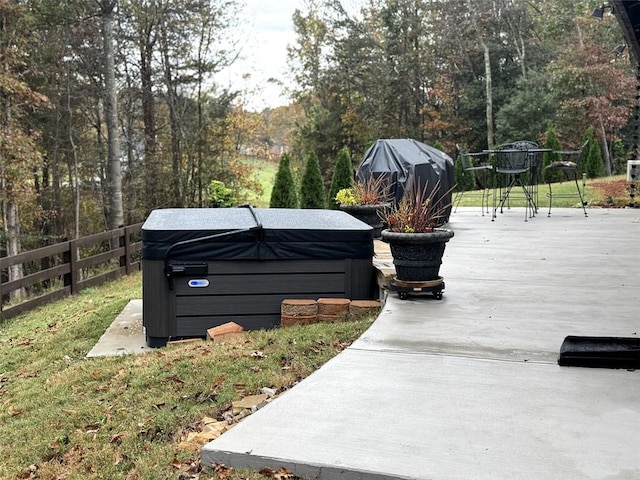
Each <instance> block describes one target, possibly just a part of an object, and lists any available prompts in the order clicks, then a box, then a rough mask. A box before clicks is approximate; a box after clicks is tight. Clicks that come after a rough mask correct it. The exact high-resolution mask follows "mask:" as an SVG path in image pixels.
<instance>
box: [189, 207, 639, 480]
mask: <svg viewBox="0 0 640 480" xmlns="http://www.w3.org/2000/svg"><path fill="white" fill-rule="evenodd" d="M450 227H451V228H452V229H453V230H454V231H455V237H454V238H453V239H452V240H451V241H450V242H449V244H448V246H447V251H446V253H445V258H444V263H443V266H442V269H441V275H442V276H443V277H444V279H445V282H446V289H445V292H444V297H443V299H442V300H436V299H434V298H433V297H431V296H419V295H415V296H410V297H409V299H407V300H400V299H399V298H398V297H397V295H396V294H394V293H391V294H390V295H389V297H388V299H387V302H386V304H385V306H384V309H383V311H382V313H381V315H380V317H379V318H378V319H377V320H376V322H375V323H374V324H373V325H372V326H371V328H370V329H369V330H368V331H367V332H366V333H365V334H364V335H363V336H362V337H361V338H360V339H359V340H357V341H356V342H355V343H354V344H353V345H351V346H350V347H349V348H347V349H346V350H345V351H343V352H342V353H341V354H339V355H338V356H337V357H335V358H334V359H333V360H331V361H330V362H328V363H327V364H326V365H324V366H323V367H322V368H321V369H320V370H318V371H317V372H316V373H314V374H313V375H311V376H310V377H309V378H307V379H305V380H303V381H302V382H301V383H300V384H299V385H297V386H296V387H294V388H293V389H291V390H290V391H288V392H287V393H285V394H283V395H282V396H281V397H279V398H278V399H276V400H275V401H273V402H272V403H270V404H269V405H267V406H266V407H265V408H263V409H261V410H259V411H258V412H257V413H255V414H253V415H251V416H250V417H249V418H247V419H245V420H244V421H243V422H241V423H240V424H239V425H237V426H236V427H234V428H233V429H231V430H230V431H229V432H227V433H225V434H224V435H222V436H221V437H220V438H218V439H217V440H215V441H213V442H211V443H209V444H207V445H206V446H205V447H204V449H203V450H202V461H203V464H206V465H211V464H213V463H214V462H220V463H224V464H226V465H230V466H234V467H238V468H240V467H253V468H263V467H270V468H272V469H275V470H277V469H279V468H280V467H285V468H287V469H289V470H291V471H292V472H293V473H294V474H296V475H299V476H305V477H313V478H321V479H383V478H385V479H394V478H398V479H409V478H411V479H425V480H426V479H430V480H432V479H433V480H440V479H448V480H453V479H460V480H462V479H464V480H468V479H507V478H508V479H512V478H517V479H572V480H577V479H637V478H640V372H637V371H627V370H612V369H588V368H579V367H559V366H558V365H557V357H558V352H559V349H560V346H561V344H562V341H563V339H564V338H565V337H566V336H568V335H585V336H620V337H635V336H637V335H638V334H639V332H640V320H639V318H640V315H639V306H640V261H639V256H638V248H639V247H640V210H633V209H625V210H604V209H591V210H589V217H588V218H585V217H584V215H583V214H582V212H581V211H580V210H577V209H555V210H554V211H553V214H552V216H551V217H550V218H547V216H546V214H544V213H542V212H541V213H540V214H539V215H538V216H537V217H536V218H533V219H530V220H529V221H528V222H523V212H522V209H519V208H514V209H512V210H509V211H505V213H504V214H502V215H498V218H497V220H496V221H495V222H492V221H491V218H490V216H485V217H483V216H481V215H480V211H479V209H478V208H467V209H463V208H460V209H459V210H458V211H457V212H456V213H455V214H453V215H452V217H451V222H450ZM381 260H384V259H381Z"/></svg>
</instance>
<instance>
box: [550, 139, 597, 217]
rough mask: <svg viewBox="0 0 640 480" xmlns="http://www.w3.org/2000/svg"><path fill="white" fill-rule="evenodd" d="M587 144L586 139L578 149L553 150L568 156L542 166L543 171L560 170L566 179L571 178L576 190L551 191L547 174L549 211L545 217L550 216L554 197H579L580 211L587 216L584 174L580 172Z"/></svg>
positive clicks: (569, 179)
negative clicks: (569, 191)
mask: <svg viewBox="0 0 640 480" xmlns="http://www.w3.org/2000/svg"><path fill="white" fill-rule="evenodd" d="M588 145H589V141H586V142H584V143H583V144H582V146H581V147H580V148H579V149H578V150H557V151H554V152H553V153H558V154H560V155H563V156H566V157H568V158H567V160H560V161H557V162H551V163H550V164H549V165H547V166H546V167H545V168H544V170H545V172H550V173H551V172H562V173H563V174H564V178H565V180H566V181H571V180H573V182H574V183H575V185H576V191H575V193H553V190H552V189H551V183H552V182H551V180H552V178H551V176H550V175H549V176H547V179H548V180H549V181H548V182H547V185H548V186H549V192H548V193H547V197H549V212H548V213H547V217H550V216H551V205H552V203H553V199H554V198H576V199H579V200H580V206H581V207H582V211H583V212H584V216H585V217H588V215H587V208H586V206H587V202H586V200H585V189H586V185H587V181H586V175H584V174H582V173H580V169H581V165H582V161H583V159H584V157H585V154H586V149H587V146H588ZM578 177H582V189H581V188H580V184H579V183H578Z"/></svg>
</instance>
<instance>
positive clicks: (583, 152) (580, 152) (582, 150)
mask: <svg viewBox="0 0 640 480" xmlns="http://www.w3.org/2000/svg"><path fill="white" fill-rule="evenodd" d="M588 146H589V140H586V141H585V142H584V143H583V144H582V146H581V147H580V149H579V150H578V154H577V157H576V160H575V161H576V168H577V169H578V170H579V169H580V164H581V163H582V161H583V160H584V157H586V156H587V147H588Z"/></svg>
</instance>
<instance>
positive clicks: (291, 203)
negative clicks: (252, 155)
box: [269, 153, 298, 208]
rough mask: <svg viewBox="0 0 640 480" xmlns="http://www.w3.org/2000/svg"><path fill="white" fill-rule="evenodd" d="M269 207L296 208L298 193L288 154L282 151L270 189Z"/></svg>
mask: <svg viewBox="0 0 640 480" xmlns="http://www.w3.org/2000/svg"><path fill="white" fill-rule="evenodd" d="M269 207H271V208H297V207H298V195H297V193H296V185H295V182H294V180H293V174H292V173H291V159H290V158H289V155H288V154H286V153H283V154H282V156H281V157H280V165H279V166H278V171H277V172H276V178H275V182H274V184H273V189H272V190H271V201H270V202H269Z"/></svg>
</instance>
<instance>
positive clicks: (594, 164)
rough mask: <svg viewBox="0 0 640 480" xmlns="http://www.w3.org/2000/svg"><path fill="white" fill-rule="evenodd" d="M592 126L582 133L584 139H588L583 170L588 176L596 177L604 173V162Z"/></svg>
mask: <svg viewBox="0 0 640 480" xmlns="http://www.w3.org/2000/svg"><path fill="white" fill-rule="evenodd" d="M593 131H594V129H593V127H589V128H588V129H587V131H586V132H585V134H584V140H585V141H586V140H588V141H589V145H588V146H587V157H586V158H585V160H584V171H583V173H586V174H587V177H588V178H598V177H601V176H602V174H603V173H604V164H603V162H602V150H601V149H600V143H599V142H598V140H596V139H595V135H594V133H593Z"/></svg>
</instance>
